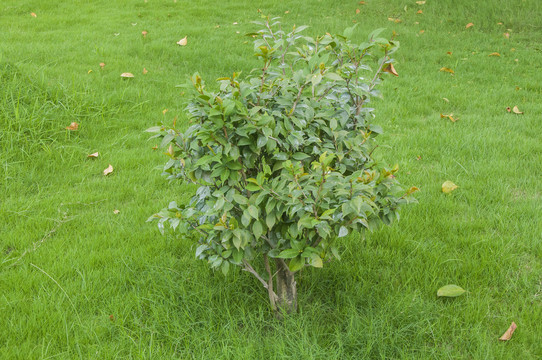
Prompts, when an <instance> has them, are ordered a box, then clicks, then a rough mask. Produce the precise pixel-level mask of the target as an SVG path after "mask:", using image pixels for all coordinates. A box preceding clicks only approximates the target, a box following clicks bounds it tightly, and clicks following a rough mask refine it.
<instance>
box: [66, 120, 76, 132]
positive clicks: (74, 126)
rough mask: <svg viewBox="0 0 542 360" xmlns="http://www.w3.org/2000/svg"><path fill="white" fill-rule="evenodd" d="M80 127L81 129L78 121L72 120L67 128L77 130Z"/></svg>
mask: <svg viewBox="0 0 542 360" xmlns="http://www.w3.org/2000/svg"><path fill="white" fill-rule="evenodd" d="M78 129H79V124H78V123H76V122H72V123H71V124H70V125H69V126H66V130H70V131H76V130H78Z"/></svg>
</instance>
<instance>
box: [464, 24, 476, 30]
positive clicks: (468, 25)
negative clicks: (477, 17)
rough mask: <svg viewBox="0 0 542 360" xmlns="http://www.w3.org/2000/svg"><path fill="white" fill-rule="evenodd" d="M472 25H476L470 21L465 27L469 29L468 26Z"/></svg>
mask: <svg viewBox="0 0 542 360" xmlns="http://www.w3.org/2000/svg"><path fill="white" fill-rule="evenodd" d="M472 26H474V24H473V23H468V24H467V25H466V26H465V29H468V28H470V27H472Z"/></svg>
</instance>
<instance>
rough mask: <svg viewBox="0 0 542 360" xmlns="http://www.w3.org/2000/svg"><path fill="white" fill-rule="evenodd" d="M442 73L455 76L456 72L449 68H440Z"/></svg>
mask: <svg viewBox="0 0 542 360" xmlns="http://www.w3.org/2000/svg"><path fill="white" fill-rule="evenodd" d="M440 71H442V72H449V73H450V74H455V72H454V71H453V70H452V69H449V68H447V67H443V68H440Z"/></svg>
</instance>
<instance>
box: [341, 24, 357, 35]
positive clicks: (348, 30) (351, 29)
mask: <svg viewBox="0 0 542 360" xmlns="http://www.w3.org/2000/svg"><path fill="white" fill-rule="evenodd" d="M356 26H358V24H354V26H352V27H349V28H346V29H344V32H343V36H344V37H345V38H351V37H352V35H353V34H354V29H355V28H356Z"/></svg>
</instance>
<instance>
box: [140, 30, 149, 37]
mask: <svg viewBox="0 0 542 360" xmlns="http://www.w3.org/2000/svg"><path fill="white" fill-rule="evenodd" d="M147 34H148V32H146V31H145V30H143V31H142V32H141V35H143V37H144V38H146V37H147Z"/></svg>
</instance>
